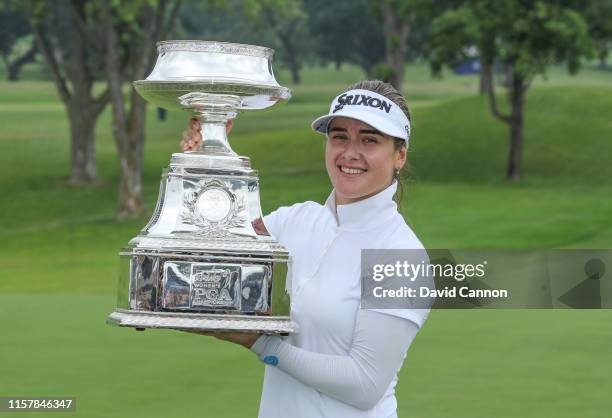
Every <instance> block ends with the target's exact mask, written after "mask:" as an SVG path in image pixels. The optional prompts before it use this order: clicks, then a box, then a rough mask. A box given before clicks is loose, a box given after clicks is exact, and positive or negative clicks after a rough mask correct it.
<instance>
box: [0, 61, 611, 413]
mask: <svg viewBox="0 0 612 418" xmlns="http://www.w3.org/2000/svg"><path fill="white" fill-rule="evenodd" d="M31 71H32V72H31V74H35V72H34V70H31ZM611 75H612V74H611V73H610V72H607V73H606V72H599V71H596V70H595V69H592V68H585V70H584V71H583V72H582V73H581V75H579V76H578V77H575V78H570V77H569V76H566V75H565V74H564V72H563V69H553V70H551V71H550V74H549V77H548V79H547V80H543V79H539V80H537V81H536V82H535V83H534V87H533V88H532V89H531V90H530V92H529V94H528V99H527V115H526V131H525V154H524V163H525V178H524V180H523V181H521V182H520V183H518V184H508V183H507V182H505V180H504V178H503V177H504V171H505V160H506V151H507V150H506V145H507V130H506V127H505V126H504V125H502V124H501V123H499V122H498V121H496V120H495V119H493V117H492V116H491V115H490V114H489V113H488V109H487V106H486V102H485V99H484V98H482V97H479V96H477V95H476V94H475V92H476V89H477V81H478V80H477V78H476V77H472V76H470V77H459V76H454V75H449V74H447V75H445V77H444V78H443V79H442V80H437V79H432V78H431V77H430V76H429V73H428V70H427V68H426V66H424V65H411V66H409V67H408V68H407V85H406V94H407V97H408V100H409V103H410V104H411V107H412V110H413V115H414V136H413V140H412V145H411V149H410V151H409V160H410V165H411V169H410V174H409V175H408V176H407V182H406V192H405V199H404V201H403V211H404V213H405V215H406V218H407V219H408V221H409V222H410V224H411V225H412V226H413V227H414V229H415V231H416V232H417V234H418V235H419V237H420V238H421V239H422V240H423V242H424V243H425V244H426V246H428V247H430V248H451V249H452V248H519V249H526V248H611V246H612V245H611V244H612V193H610V191H611V189H612V181H611V179H612V118H611V117H610V109H612V84H611V83H610V81H611V80H612V77H611ZM303 77H304V85H303V86H298V87H296V88H295V89H294V97H293V98H292V100H291V101H290V102H289V103H288V104H286V105H284V106H280V107H278V108H277V109H271V110H269V111H262V112H252V113H244V114H241V115H240V117H239V119H238V121H237V122H236V128H235V130H234V132H233V133H232V137H231V143H232V146H233V148H234V149H235V150H236V151H237V152H238V153H240V154H241V155H248V156H250V157H251V159H252V164H253V166H254V167H255V168H257V169H258V170H259V172H260V176H261V197H262V204H263V210H264V212H269V211H270V210H272V209H274V208H276V207H278V206H280V205H287V204H292V203H295V202H298V201H304V200H315V201H323V200H324V199H325V198H326V196H327V194H328V193H329V189H330V186H329V181H328V179H327V176H326V174H325V168H324V164H323V146H324V144H323V141H322V138H321V137H320V136H318V135H315V134H314V133H312V132H311V131H310V129H309V127H308V125H309V123H310V121H311V120H312V119H313V118H314V117H315V116H318V115H319V114H321V113H324V112H325V111H326V109H327V106H328V103H329V100H330V99H331V98H332V97H333V96H334V95H335V94H336V93H337V92H338V91H340V90H341V89H343V88H345V87H346V86H347V85H349V84H350V83H352V82H354V81H357V80H358V79H360V78H361V74H360V72H359V71H358V70H357V69H355V68H352V67H344V68H343V71H341V72H336V71H333V70H330V69H320V68H316V69H309V70H307V71H305V72H304V75H303ZM32 78H34V77H32ZM279 78H280V79H281V80H287V78H288V77H287V74H286V73H284V72H282V71H281V73H280V74H279ZM500 100H501V101H502V102H503V98H502V97H501V96H500ZM185 125H186V115H184V114H180V113H176V112H171V113H169V117H168V120H167V121H165V122H160V121H158V120H157V119H156V117H155V111H154V109H149V115H148V120H147V132H148V137H147V144H146V149H145V160H144V168H143V175H144V182H145V198H146V201H147V204H148V208H149V209H150V210H151V209H152V208H153V207H154V204H155V199H156V198H157V191H158V183H159V175H160V173H161V169H162V167H164V166H165V165H167V163H168V159H169V156H170V154H171V153H172V152H175V151H177V149H178V142H179V138H180V133H181V131H182V130H183V129H184V127H185ZM0 146H1V147H2V148H1V149H2V151H1V152H0V187H1V188H2V189H1V190H2V193H1V194H0V207H2V221H1V222H0V243H1V244H0V246H1V247H0V248H1V249H2V251H1V253H0V262H1V263H2V269H0V330H1V331H2V335H1V337H0V359H2V360H3V361H2V362H1V363H0V396H76V397H77V398H78V412H77V413H76V414H65V415H66V416H82V417H135V416H149V417H167V416H185V417H192V416H193V417H196V416H197V417H245V416H253V415H254V414H255V411H256V410H257V403H258V399H259V395H260V384H261V379H262V371H263V367H262V366H261V365H260V363H259V362H257V361H256V359H255V357H254V356H253V355H252V354H251V353H249V352H247V351H246V350H243V349H240V348H239V347H237V346H232V345H230V344H227V343H223V342H220V341H216V340H213V339H209V338H205V337H199V336H194V335H189V334H182V333H178V332H171V331H147V332H144V333H137V332H135V331H132V330H126V329H119V328H114V327H109V326H107V325H105V323H104V320H105V316H106V315H107V313H108V312H110V311H111V310H112V309H113V305H114V299H113V296H112V295H114V293H115V291H116V279H117V271H118V268H119V263H118V257H117V252H118V250H119V248H121V247H122V246H124V245H125V244H126V243H127V241H128V240H129V239H130V238H131V237H132V236H134V235H135V234H136V233H137V232H138V230H139V229H140V228H141V227H142V226H143V225H144V224H145V223H146V220H147V219H145V218H143V219H136V220H131V221H128V222H124V223H117V222H115V220H114V211H115V208H116V188H117V180H118V167H117V161H116V151H115V148H114V143H113V140H112V136H111V125H110V115H109V113H108V112H105V113H104V114H103V115H102V117H101V119H100V121H99V123H98V127H97V140H96V147H97V162H98V169H99V173H100V177H101V182H100V184H98V185H96V186H92V187H86V188H82V187H73V186H70V185H68V184H67V182H66V179H67V177H68V174H69V173H68V159H69V149H68V124H67V120H66V118H65V111H64V108H63V105H62V104H61V102H60V101H59V100H58V99H57V95H56V93H55V90H54V88H53V86H52V84H51V83H50V82H45V81H24V82H20V83H7V82H0ZM611 320H612V314H611V313H610V311H560V310H556V311H492V310H484V311H474V312H472V311H435V312H433V313H432V314H431V317H430V320H429V322H428V323H427V325H426V326H425V327H424V329H423V330H422V332H421V333H420V335H419V336H418V338H417V341H416V343H415V344H414V346H413V347H412V348H411V351H410V353H409V355H408V358H407V361H406V364H405V366H404V367H403V369H402V372H401V376H400V383H399V386H398V402H399V411H400V416H402V417H404V416H406V417H432V418H434V417H488V416H492V415H494V416H497V417H499V418H502V417H508V418H515V417H521V418H526V417H529V418H531V417H533V418H536V417H555V418H573V417H588V418H596V417H607V416H609V415H610V412H609V411H610V410H612V400H611V398H610V397H609V393H610V389H611V386H610V382H609V376H610V375H611V374H612V361H610V360H612V355H611V354H610V349H609V347H610V344H611V343H612V333H611V332H610V330H611V328H610V321H611ZM61 415H62V414H59V415H58V416H61ZM7 416H11V415H10V414H9V415H7ZM17 416H23V417H26V416H28V414H20V415H17ZM32 416H40V415H35V414H33V415H32Z"/></svg>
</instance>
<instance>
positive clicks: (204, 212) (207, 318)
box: [108, 41, 296, 334]
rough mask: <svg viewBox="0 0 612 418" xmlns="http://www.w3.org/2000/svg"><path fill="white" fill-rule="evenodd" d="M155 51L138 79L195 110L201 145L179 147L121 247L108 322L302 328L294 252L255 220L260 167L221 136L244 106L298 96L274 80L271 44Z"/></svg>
mask: <svg viewBox="0 0 612 418" xmlns="http://www.w3.org/2000/svg"><path fill="white" fill-rule="evenodd" d="M157 49H158V53H159V55H158V58H157V63H156V64H155V68H154V69H153V72H152V73H151V75H149V77H147V79H146V80H140V81H135V82H134V87H135V88H136V90H137V91H138V93H139V94H140V95H141V96H142V97H143V98H145V99H146V100H147V101H148V102H150V103H152V104H154V105H156V106H159V107H162V108H165V109H185V110H187V111H189V112H190V113H192V115H194V116H195V117H197V118H198V119H199V120H200V122H201V125H202V128H201V134H202V137H203V138H204V141H203V143H202V146H201V147H200V149H199V150H197V151H189V152H184V153H175V154H173V155H172V158H171V160H170V166H169V167H168V168H167V169H166V170H164V172H163V174H162V179H161V187H160V191H159V197H158V201H157V207H156V208H155V212H154V213H153V216H152V218H151V220H150V221H149V223H148V224H147V225H146V226H145V227H144V229H143V230H142V231H141V232H140V233H139V234H138V236H136V237H135V238H133V239H132V240H131V241H130V242H129V244H128V247H127V248H125V249H124V250H122V251H121V253H120V256H121V261H122V263H121V264H122V265H121V273H120V278H119V294H118V302H117V309H116V310H115V311H114V312H113V313H111V314H110V316H109V318H108V321H109V322H110V323H113V324H117V325H121V326H128V327H135V328H137V329H144V328H177V329H197V330H212V331H244V332H262V333H267V334H287V333H291V332H295V331H296V324H295V323H294V322H292V321H291V319H290V317H289V312H290V311H289V296H288V294H287V292H286V288H285V286H286V276H287V271H288V263H289V254H288V252H287V250H286V249H285V248H284V247H283V246H282V245H280V244H279V243H278V242H276V241H275V240H274V239H273V238H272V237H270V236H268V235H263V234H264V233H265V232H261V231H260V230H259V228H255V227H254V224H255V225H257V223H261V217H262V214H261V207H260V203H259V179H258V177H257V172H256V171H255V170H253V169H252V168H251V164H250V160H249V158H247V157H242V156H239V155H237V154H236V153H235V152H234V151H233V150H232V148H231V147H230V145H229V143H228V139H227V134H226V124H227V122H228V121H229V120H232V119H233V118H235V117H236V115H237V113H238V111H239V110H242V109H265V108H267V107H270V106H272V105H274V104H275V103H277V102H279V101H281V100H286V99H288V98H289V97H291V92H290V90H289V89H288V88H286V87H281V86H280V85H279V84H278V83H277V82H276V79H275V78H274V73H273V71H272V64H271V63H272V55H273V54H274V51H273V50H272V49H269V48H264V47H260V46H252V45H241V44H231V43H224V42H206V41H165V42H160V43H158V46H157ZM177 143H178V140H177ZM258 231H259V232H258Z"/></svg>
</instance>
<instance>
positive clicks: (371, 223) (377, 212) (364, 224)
mask: <svg viewBox="0 0 612 418" xmlns="http://www.w3.org/2000/svg"><path fill="white" fill-rule="evenodd" d="M396 190H397V181H394V182H393V183H392V184H391V185H390V186H389V187H387V188H386V189H384V190H382V191H380V192H378V193H377V194H375V195H374V196H370V197H368V198H367V199H363V200H360V201H358V202H355V203H349V204H346V205H336V191H335V189H334V190H332V192H331V193H330V195H329V197H328V198H327V200H326V201H325V206H326V207H327V208H328V209H329V210H330V211H331V213H332V215H333V216H334V218H335V219H336V223H337V224H338V228H341V229H350V230H364V229H371V228H375V227H377V226H379V225H381V224H383V223H385V222H386V221H388V220H389V219H390V218H392V217H393V216H396V215H398V212H397V205H396V204H395V202H394V201H393V195H395V191H396Z"/></svg>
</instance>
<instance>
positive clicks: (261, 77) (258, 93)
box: [134, 41, 291, 110]
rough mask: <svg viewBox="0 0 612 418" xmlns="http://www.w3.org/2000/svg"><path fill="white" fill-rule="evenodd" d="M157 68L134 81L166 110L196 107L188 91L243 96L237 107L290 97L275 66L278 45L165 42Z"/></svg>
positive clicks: (263, 104) (254, 106)
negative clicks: (278, 80)
mask: <svg viewBox="0 0 612 418" xmlns="http://www.w3.org/2000/svg"><path fill="white" fill-rule="evenodd" d="M157 50H158V57H157V62H156V64H155V67H154V68H153V71H152V72H151V74H150V75H149V76H148V77H147V78H146V80H139V81H135V82H134V87H135V88H136V90H137V91H138V93H139V94H140V95H142V96H143V97H144V98H145V99H146V100H147V101H149V102H151V103H153V104H155V105H156V106H159V107H163V108H166V109H194V106H193V105H192V104H190V102H189V101H185V95H191V96H193V95H194V93H195V94H200V93H206V94H214V95H232V96H237V97H239V98H240V101H239V103H238V106H237V107H236V110H241V109H265V108H267V107H270V106H272V105H274V104H275V103H276V102H278V101H280V100H285V99H288V98H290V97H291V91H290V90H289V89H288V88H286V87H282V86H280V85H279V84H278V82H277V81H276V79H275V77H274V72H273V70H272V56H273V55H274V50H272V49H270V48H266V47H261V46H255V45H245V44H234V43H228V42H213V41H162V42H159V43H158V44H157Z"/></svg>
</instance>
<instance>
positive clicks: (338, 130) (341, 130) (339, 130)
mask: <svg viewBox="0 0 612 418" xmlns="http://www.w3.org/2000/svg"><path fill="white" fill-rule="evenodd" d="M328 132H346V129H344V128H340V127H335V128H331V129H330V130H329V131H328Z"/></svg>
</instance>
